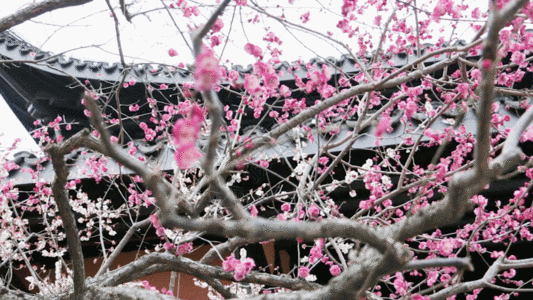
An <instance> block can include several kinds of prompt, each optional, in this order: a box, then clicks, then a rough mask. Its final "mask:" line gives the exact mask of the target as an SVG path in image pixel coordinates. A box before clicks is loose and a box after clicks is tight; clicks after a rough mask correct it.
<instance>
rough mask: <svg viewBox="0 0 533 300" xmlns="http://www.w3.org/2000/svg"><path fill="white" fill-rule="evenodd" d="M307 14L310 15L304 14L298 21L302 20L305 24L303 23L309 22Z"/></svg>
mask: <svg viewBox="0 0 533 300" xmlns="http://www.w3.org/2000/svg"><path fill="white" fill-rule="evenodd" d="M309 14H310V12H306V13H304V14H303V15H301V16H300V20H302V23H304V24H305V23H307V22H309Z"/></svg>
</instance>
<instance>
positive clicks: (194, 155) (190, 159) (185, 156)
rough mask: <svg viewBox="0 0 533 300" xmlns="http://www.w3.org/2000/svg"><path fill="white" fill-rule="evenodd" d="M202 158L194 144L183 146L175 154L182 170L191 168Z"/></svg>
mask: <svg viewBox="0 0 533 300" xmlns="http://www.w3.org/2000/svg"><path fill="white" fill-rule="evenodd" d="M200 157H202V153H201V152H200V151H198V149H197V148H196V145H195V144H194V143H189V144H182V145H181V146H180V147H179V148H177V149H176V152H175V153H174V159H175V160H176V163H177V164H178V167H179V168H180V169H182V170H183V169H187V168H189V167H190V166H191V165H192V164H193V163H194V162H195V161H197V160H198V159H199V158H200Z"/></svg>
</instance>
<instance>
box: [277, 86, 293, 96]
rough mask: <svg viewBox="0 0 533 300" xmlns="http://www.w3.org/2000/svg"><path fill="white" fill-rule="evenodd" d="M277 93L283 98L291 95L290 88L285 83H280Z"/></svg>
mask: <svg viewBox="0 0 533 300" xmlns="http://www.w3.org/2000/svg"><path fill="white" fill-rule="evenodd" d="M279 93H280V94H281V95H282V96H283V97H285V98H288V97H290V96H291V90H290V89H289V87H288V86H286V85H281V86H280V87H279Z"/></svg>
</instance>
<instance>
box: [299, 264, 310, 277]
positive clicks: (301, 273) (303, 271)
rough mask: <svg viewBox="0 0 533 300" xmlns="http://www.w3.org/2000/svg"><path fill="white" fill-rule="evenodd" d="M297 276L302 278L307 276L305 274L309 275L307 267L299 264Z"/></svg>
mask: <svg viewBox="0 0 533 300" xmlns="http://www.w3.org/2000/svg"><path fill="white" fill-rule="evenodd" d="M298 276H300V277H302V278H307V276H309V268H308V267H305V266H301V267H300V268H299V269H298Z"/></svg>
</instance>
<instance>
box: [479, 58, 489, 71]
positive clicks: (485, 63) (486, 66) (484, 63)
mask: <svg viewBox="0 0 533 300" xmlns="http://www.w3.org/2000/svg"><path fill="white" fill-rule="evenodd" d="M491 66H492V60H490V59H488V58H485V59H484V60H483V61H482V62H481V67H482V68H483V70H485V71H488V70H489V69H490V67H491Z"/></svg>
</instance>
